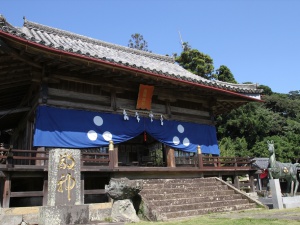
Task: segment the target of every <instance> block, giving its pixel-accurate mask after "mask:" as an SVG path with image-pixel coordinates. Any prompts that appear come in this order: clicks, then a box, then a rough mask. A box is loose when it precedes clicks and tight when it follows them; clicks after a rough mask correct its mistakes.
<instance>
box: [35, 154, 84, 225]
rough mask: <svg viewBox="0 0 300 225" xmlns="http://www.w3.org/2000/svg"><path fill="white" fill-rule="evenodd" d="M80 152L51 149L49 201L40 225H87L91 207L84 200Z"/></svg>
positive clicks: (42, 213) (42, 214)
mask: <svg viewBox="0 0 300 225" xmlns="http://www.w3.org/2000/svg"><path fill="white" fill-rule="evenodd" d="M80 167H81V163H80V150H78V149H58V148H57V149H51V150H50V152H49V165H48V202H47V206H43V207H41V210H40V221H39V224H43V225H49V224H55V225H62V224H86V223H88V222H89V208H88V205H83V199H82V198H81V196H82V195H81V179H80V177H81V173H80Z"/></svg>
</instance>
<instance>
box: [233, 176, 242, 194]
mask: <svg viewBox="0 0 300 225" xmlns="http://www.w3.org/2000/svg"><path fill="white" fill-rule="evenodd" d="M234 186H235V188H237V189H239V190H240V189H241V187H240V180H239V176H237V175H235V176H234Z"/></svg>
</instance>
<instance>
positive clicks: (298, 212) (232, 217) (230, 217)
mask: <svg viewBox="0 0 300 225" xmlns="http://www.w3.org/2000/svg"><path fill="white" fill-rule="evenodd" d="M289 215H290V216H297V217H299V220H290V219H289ZM272 224H278V225H279V224H280V225H282V224H288V225H296V224H297V225H300V208H296V209H283V210H254V211H242V212H232V213H227V214H210V215H204V216H199V217H194V218H192V219H187V220H174V221H169V222H148V221H141V222H139V223H136V225H272Z"/></svg>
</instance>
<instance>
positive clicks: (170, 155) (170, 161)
mask: <svg viewBox="0 0 300 225" xmlns="http://www.w3.org/2000/svg"><path fill="white" fill-rule="evenodd" d="M166 153H167V167H176V163H175V154H174V149H173V148H171V147H170V146H166Z"/></svg>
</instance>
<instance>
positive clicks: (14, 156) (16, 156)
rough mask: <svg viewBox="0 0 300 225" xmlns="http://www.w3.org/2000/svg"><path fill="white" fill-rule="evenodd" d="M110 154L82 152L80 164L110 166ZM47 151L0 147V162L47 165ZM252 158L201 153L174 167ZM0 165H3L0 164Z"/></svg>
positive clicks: (242, 163)
mask: <svg viewBox="0 0 300 225" xmlns="http://www.w3.org/2000/svg"><path fill="white" fill-rule="evenodd" d="M112 158H113V157H112V156H110V155H109V153H99V152H82V153H81V165H82V166H84V167H92V166H94V167H95V166H110V168H113V166H111V165H112V164H110V162H111V160H112ZM48 159H49V152H48V151H38V150H19V149H0V163H1V164H2V165H3V166H5V165H4V164H6V167H13V166H15V165H35V166H46V165H48ZM253 162H254V160H253V158H249V157H218V156H205V155H202V154H198V155H195V156H193V157H176V158H175V163H176V167H198V168H199V169H210V170H214V169H227V168H244V169H247V168H251V167H252V163H253ZM1 164H0V167H3V166H1ZM141 165H142V164H141Z"/></svg>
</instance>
